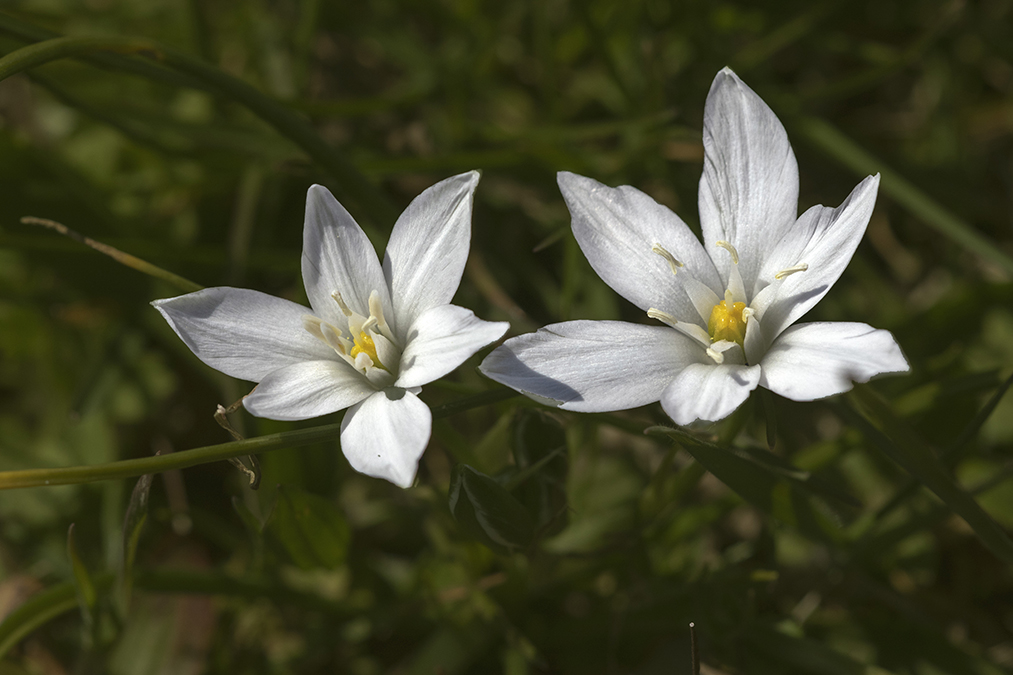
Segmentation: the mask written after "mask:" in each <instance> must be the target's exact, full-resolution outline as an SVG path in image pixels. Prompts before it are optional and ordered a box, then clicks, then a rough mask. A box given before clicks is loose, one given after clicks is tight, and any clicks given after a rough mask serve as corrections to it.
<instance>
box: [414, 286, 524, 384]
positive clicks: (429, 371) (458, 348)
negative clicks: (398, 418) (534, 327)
mask: <svg viewBox="0 0 1013 675" xmlns="http://www.w3.org/2000/svg"><path fill="white" fill-rule="evenodd" d="M509 327H510V324H508V323H506V322H505V321H496V322H493V321H482V320H481V319H479V318H477V317H476V316H475V315H474V313H472V311H471V310H470V309H465V308H463V307H457V306H456V305H443V306H442V307H433V308H432V309H430V310H428V311H426V312H425V313H424V314H422V316H420V317H419V318H418V319H417V320H416V321H415V323H414V324H413V325H412V327H411V328H410V329H409V331H408V336H407V339H408V344H407V346H406V347H405V350H404V352H402V354H401V367H400V369H399V373H400V375H399V376H398V378H397V382H396V383H395V385H396V386H398V387H406V388H407V387H417V386H420V385H423V384H428V383H429V382H432V381H433V380H436V379H439V378H441V377H443V376H444V375H446V374H447V373H449V372H450V371H452V370H454V369H455V368H457V367H458V366H459V365H461V364H462V363H464V362H465V361H467V360H468V358H469V357H470V356H471V355H472V354H474V353H475V352H477V351H478V350H479V349H481V348H482V347H484V346H486V345H487V344H490V343H492V342H495V341H496V340H498V339H500V338H501V337H503V334H504V333H506V331H507V328H509Z"/></svg>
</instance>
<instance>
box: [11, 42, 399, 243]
mask: <svg viewBox="0 0 1013 675" xmlns="http://www.w3.org/2000/svg"><path fill="white" fill-rule="evenodd" d="M96 52H114V53H119V54H128V55H132V56H141V57H144V58H147V59H150V60H152V61H155V62H156V63H158V64H160V65H163V66H167V67H169V68H171V69H172V70H175V71H178V72H181V73H184V74H186V75H189V76H191V77H193V78H194V79H196V80H198V81H200V82H202V83H203V84H205V85H207V86H208V89H209V90H210V91H213V92H215V93H218V94H221V95H224V96H227V97H228V98H230V99H232V100H234V101H237V102H239V103H241V104H243V105H244V106H246V107H247V108H248V109H249V110H250V111H251V112H253V113H254V114H255V115H257V116H258V117H260V118H261V119H263V120H264V121H265V122H267V123H268V124H270V125H271V126H273V127H274V128H275V129H276V130H277V131H278V132H280V133H281V134H283V135H284V136H286V137H288V138H289V139H290V140H291V141H293V142H294V143H295V144H296V145H298V146H299V147H300V148H302V149H303V150H304V151H305V152H306V154H308V155H309V156H310V157H311V158H313V159H314V160H315V161H316V162H317V163H319V164H320V165H321V166H322V167H324V168H325V169H326V170H327V171H328V172H329V173H330V174H331V175H332V176H334V178H336V179H337V185H336V187H337V188H338V189H337V191H338V193H339V195H340V197H341V199H342V200H344V201H347V202H355V203H356V204H358V205H359V206H360V207H361V208H362V209H363V210H364V211H366V213H367V214H368V216H369V218H370V219H371V220H372V221H373V222H374V223H376V224H382V225H384V226H389V224H392V223H393V222H394V221H395V220H396V219H397V216H398V213H397V211H396V209H395V208H394V207H393V206H392V205H391V204H390V202H389V201H388V200H387V199H386V197H384V195H383V193H382V192H380V190H378V189H377V188H376V187H375V186H374V185H373V184H372V183H370V182H369V181H367V180H366V178H365V177H364V176H363V175H362V174H361V173H359V171H358V170H356V169H355V167H353V166H352V165H351V164H350V163H349V162H348V161H347V160H346V159H345V158H344V157H343V156H342V155H341V154H340V153H338V152H337V151H336V150H335V149H334V148H332V147H331V146H329V145H328V144H327V143H326V142H324V140H323V139H321V138H320V136H318V135H317V133H316V131H315V130H314V129H313V127H312V126H311V125H310V123H309V122H307V121H306V120H305V119H303V118H302V117H300V116H299V115H297V114H296V113H294V112H292V111H291V110H289V109H288V108H286V107H285V106H284V105H282V104H280V103H278V102H277V101H274V100H273V99H271V98H269V97H267V96H265V95H264V94H262V93H261V92H259V91H257V89H256V88H254V87H252V86H251V85H249V84H247V83H246V82H244V81H243V80H240V79H238V78H236V77H233V76H231V75H229V74H227V73H224V72H222V71H221V70H219V69H218V68H215V67H214V66H211V65H208V64H206V63H204V62H203V61H200V60H199V59H195V58H193V57H191V56H187V55H186V54H183V53H182V52H177V51H175V50H173V49H170V48H168V47H165V46H162V45H159V44H158V43H156V42H153V41H150V40H139V39H136V38H121V37H61V38H54V39H52V40H44V41H42V42H37V43H35V44H32V45H29V46H27V47H22V48H21V49H18V50H16V51H13V52H11V53H10V54H7V55H6V56H4V57H3V58H0V80H3V79H5V78H7V77H10V76H11V75H14V74H16V73H20V72H22V71H25V70H28V69H30V68H34V67H37V66H41V65H43V64H45V63H49V62H50V61H55V60H57V59H62V58H67V57H79V56H87V55H90V54H94V53H96Z"/></svg>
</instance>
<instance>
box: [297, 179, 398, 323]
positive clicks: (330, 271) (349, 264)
mask: <svg viewBox="0 0 1013 675" xmlns="http://www.w3.org/2000/svg"><path fill="white" fill-rule="evenodd" d="M302 279H303V284H304V285H305V286H306V295H307V296H308V297H309V300H310V305H312V306H313V311H314V313H315V314H317V315H318V316H319V317H321V318H322V319H324V320H326V321H328V322H330V323H332V324H334V325H335V326H338V327H339V328H341V329H342V330H344V329H346V328H347V327H348V321H347V319H345V316H344V315H343V314H342V313H341V311H340V309H339V308H338V304H337V303H336V302H335V301H334V299H333V298H332V297H331V294H332V293H334V292H335V291H337V292H338V293H340V294H341V297H342V298H343V299H344V301H345V304H347V305H348V307H349V308H350V309H351V310H352V311H354V312H357V313H359V314H361V315H362V316H369V294H370V292H371V291H374V290H375V291H377V292H378V293H379V294H380V300H381V302H382V303H383V306H384V307H390V294H389V292H388V290H387V282H386V280H385V279H384V277H383V270H382V269H381V268H380V261H379V259H378V258H377V257H376V250H375V249H374V248H373V245H372V244H371V243H370V242H369V239H368V238H367V237H366V234H365V233H364V232H363V231H362V228H360V227H359V225H358V223H356V222H355V219H354V218H352V216H351V215H350V214H349V213H348V211H346V210H345V207H343V206H342V205H341V204H339V203H338V200H336V199H335V198H334V196H333V195H332V194H331V193H330V191H328V189H327V188H325V187H324V186H322V185H313V186H312V187H310V189H309V192H307V193H306V223H305V226H304V227H303V247H302ZM389 320H390V317H388V321H389Z"/></svg>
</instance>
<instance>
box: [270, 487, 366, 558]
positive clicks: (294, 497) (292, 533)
mask: <svg viewBox="0 0 1013 675" xmlns="http://www.w3.org/2000/svg"><path fill="white" fill-rule="evenodd" d="M267 531H268V532H269V533H270V534H271V535H272V536H273V537H274V538H275V539H276V540H277V541H278V542H279V543H280V544H281V546H282V548H284V549H285V551H286V552H287V553H288V555H289V557H290V558H291V559H292V562H294V563H295V564H296V565H298V566H299V567H301V568H303V569H314V568H318V567H323V568H327V569H333V568H335V567H337V566H338V565H340V564H341V563H343V562H344V561H345V557H346V555H347V554H348V543H349V541H350V540H351V537H352V532H351V528H350V527H349V526H348V521H347V520H346V519H345V516H344V514H343V513H341V511H340V510H338V508H337V507H336V506H335V505H334V504H333V503H332V502H331V501H329V500H327V499H324V498H323V497H320V496H318V495H314V494H310V493H308V492H303V491H302V490H299V489H298V488H291V487H287V486H285V485H279V486H278V499H277V502H276V503H275V505H274V511H273V512H272V513H271V518H270V520H269V521H268V523H267Z"/></svg>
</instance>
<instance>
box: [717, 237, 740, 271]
mask: <svg viewBox="0 0 1013 675" xmlns="http://www.w3.org/2000/svg"><path fill="white" fill-rule="evenodd" d="M714 245H715V246H720V247H721V248H723V249H725V250H726V251H728V252H729V253H731V254H732V262H733V263H735V264H736V265H738V264H739V252H738V251H736V250H735V247H734V246H732V245H731V244H730V243H728V242H727V241H725V240H724V239H720V240H718V241H716V242H714Z"/></svg>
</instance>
